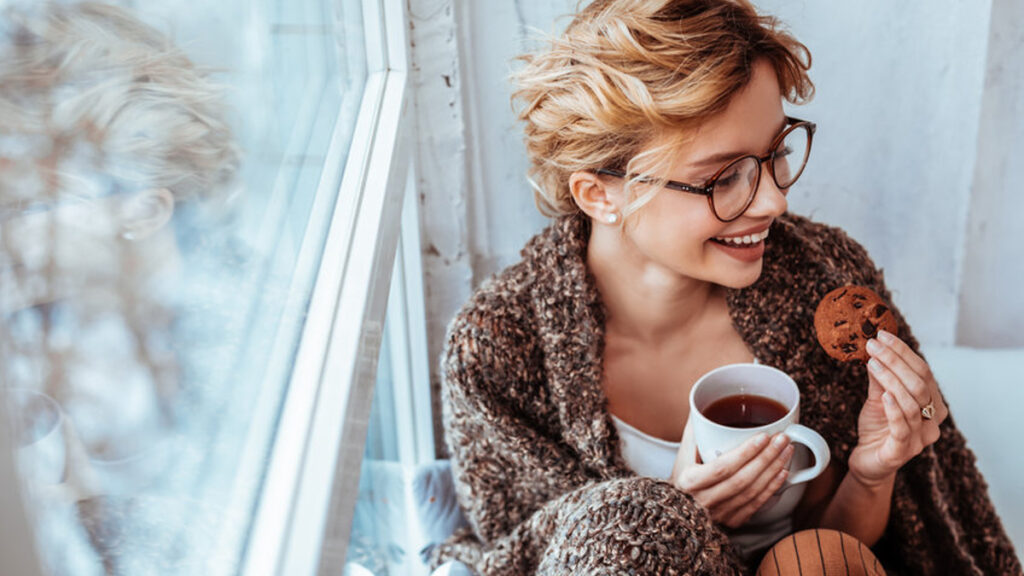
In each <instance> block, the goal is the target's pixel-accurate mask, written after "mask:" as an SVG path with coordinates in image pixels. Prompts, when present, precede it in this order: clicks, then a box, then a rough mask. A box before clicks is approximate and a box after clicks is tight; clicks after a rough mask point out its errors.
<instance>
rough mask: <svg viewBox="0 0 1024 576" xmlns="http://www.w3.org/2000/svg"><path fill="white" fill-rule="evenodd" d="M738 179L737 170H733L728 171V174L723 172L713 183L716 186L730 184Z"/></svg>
mask: <svg viewBox="0 0 1024 576" xmlns="http://www.w3.org/2000/svg"><path fill="white" fill-rule="evenodd" d="M739 179H740V174H739V172H737V171H736V170H733V171H731V172H729V173H728V174H723V175H722V176H721V177H719V178H718V180H717V181H716V183H715V185H716V186H732V185H733V184H735V183H736V181H737V180H739Z"/></svg>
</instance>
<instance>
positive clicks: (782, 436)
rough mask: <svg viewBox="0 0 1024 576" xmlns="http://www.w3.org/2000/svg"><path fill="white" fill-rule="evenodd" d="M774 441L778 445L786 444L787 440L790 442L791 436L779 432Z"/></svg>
mask: <svg viewBox="0 0 1024 576" xmlns="http://www.w3.org/2000/svg"><path fill="white" fill-rule="evenodd" d="M772 442H774V443H775V445H776V446H784V445H785V444H786V443H787V442H789V436H786V435H785V434H779V435H778V436H776V437H775V440H772Z"/></svg>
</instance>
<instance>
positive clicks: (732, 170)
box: [594, 116, 817, 222]
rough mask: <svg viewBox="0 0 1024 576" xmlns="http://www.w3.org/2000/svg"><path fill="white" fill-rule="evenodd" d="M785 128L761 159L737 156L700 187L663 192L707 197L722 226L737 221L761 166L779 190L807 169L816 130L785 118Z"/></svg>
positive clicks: (618, 175)
mask: <svg viewBox="0 0 1024 576" xmlns="http://www.w3.org/2000/svg"><path fill="white" fill-rule="evenodd" d="M786 126H787V128H786V129H785V130H783V131H782V133H781V134H779V135H778V136H776V137H775V140H773V141H772V145H771V147H770V148H769V150H770V152H768V153H767V154H765V155H764V156H758V155H756V154H747V155H746V156H740V157H739V158H735V159H733V160H731V161H730V162H729V163H727V164H726V165H725V166H723V167H722V168H720V169H719V170H718V171H717V172H715V175H714V176H712V177H711V178H710V179H709V180H708V181H707V182H705V183H704V185H703V186H694V185H691V184H684V183H682V182H676V181H675V180H669V181H667V182H665V183H664V186H665V187H666V188H669V189H671V190H678V191H679V192H689V193H691V194H700V195H702V196H707V198H708V205H709V206H710V207H711V212H712V213H713V214H714V215H715V217H716V218H718V219H719V220H721V221H722V222H732V221H733V220H735V219H737V218H739V217H740V216H741V215H742V214H743V213H744V212H746V211H747V208H749V207H750V205H751V204H752V203H753V202H754V195H755V194H757V188H758V186H759V185H760V184H761V164H762V163H764V162H765V161H769V160H770V161H771V162H770V163H769V164H768V172H769V173H771V175H772V180H774V181H775V185H776V186H778V187H779V189H780V190H785V189H787V188H789V187H790V186H792V185H793V183H794V182H796V181H797V179H798V178H800V175H801V174H803V172H804V168H805V167H806V166H807V157H808V156H810V154H811V141H812V140H813V139H814V132H815V130H817V126H816V125H815V124H814V123H813V122H808V121H806V120H800V119H797V118H792V117H789V116H787V117H786ZM594 172H595V173H597V174H604V175H607V176H614V177H615V178H626V177H627V174H626V173H625V172H622V171H620V170H610V169H607V168H599V169H597V170H595V171H594ZM628 177H629V178H635V179H636V181H637V182H644V183H655V182H657V180H656V179H655V178H652V177H649V176H640V177H637V175H635V174H631V175H629V176H628Z"/></svg>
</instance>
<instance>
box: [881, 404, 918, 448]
mask: <svg viewBox="0 0 1024 576" xmlns="http://www.w3.org/2000/svg"><path fill="white" fill-rule="evenodd" d="M882 409H883V410H884V411H885V418H886V420H888V422H889V435H890V436H892V438H893V440H896V441H897V442H899V443H900V444H905V443H908V442H910V440H911V438H912V436H913V431H912V429H911V427H910V423H909V422H907V419H906V417H905V415H904V414H903V411H902V410H900V407H899V405H897V404H896V400H895V399H894V398H893V397H892V394H890V393H888V392H886V393H884V394H882Z"/></svg>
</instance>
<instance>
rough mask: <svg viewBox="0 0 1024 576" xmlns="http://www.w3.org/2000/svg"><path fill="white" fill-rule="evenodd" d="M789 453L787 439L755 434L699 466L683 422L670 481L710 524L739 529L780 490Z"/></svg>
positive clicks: (690, 437) (786, 471) (690, 427)
mask: <svg viewBox="0 0 1024 576" xmlns="http://www.w3.org/2000/svg"><path fill="white" fill-rule="evenodd" d="M793 450H794V448H793V445H792V442H791V441H790V439H789V437H788V436H786V435H785V434H782V433H779V434H776V435H774V436H768V435H766V434H759V435H758V436H755V437H753V438H751V439H749V440H747V441H746V442H744V443H743V444H741V445H740V446H738V447H736V448H734V449H732V450H730V451H729V452H726V453H725V454H722V455H721V456H719V457H718V458H716V459H715V460H714V461H712V462H711V463H710V464H702V463H699V462H698V461H697V446H696V442H694V439H693V428H692V426H691V425H690V423H689V422H687V424H686V431H685V432H684V433H683V441H682V444H681V445H680V447H679V452H677V453H676V462H675V466H674V467H673V470H672V476H671V477H670V478H669V480H670V481H671V482H672V484H674V485H675V486H676V487H677V488H679V489H680V490H682V491H684V492H686V493H688V494H690V495H691V496H693V498H694V499H695V500H696V501H697V502H699V503H700V504H702V505H703V506H704V507H705V508H707V509H708V510H709V511H710V512H711V519H712V520H714V521H715V522H717V523H719V524H723V525H725V526H728V527H729V528H737V527H739V526H742V525H743V524H744V523H745V522H746V521H747V520H748V519H749V518H750V517H751V516H753V515H754V513H755V512H757V511H758V510H759V509H760V508H761V507H762V506H764V504H765V503H766V502H768V500H769V499H771V497H772V496H774V495H775V493H776V492H777V491H778V490H779V489H780V488H782V484H783V482H785V480H786V476H787V475H788V474H789V462H790V460H792V458H793Z"/></svg>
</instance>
